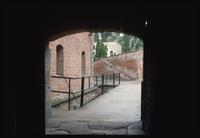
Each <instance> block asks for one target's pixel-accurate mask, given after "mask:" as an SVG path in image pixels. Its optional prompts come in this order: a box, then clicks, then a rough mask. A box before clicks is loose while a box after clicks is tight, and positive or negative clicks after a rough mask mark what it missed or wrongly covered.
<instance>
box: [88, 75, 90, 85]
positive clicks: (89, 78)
mask: <svg viewBox="0 0 200 138" xmlns="http://www.w3.org/2000/svg"><path fill="white" fill-rule="evenodd" d="M88 79H89V80H88V83H89V84H88V85H89V86H88V87H89V88H90V77H89V78H88Z"/></svg>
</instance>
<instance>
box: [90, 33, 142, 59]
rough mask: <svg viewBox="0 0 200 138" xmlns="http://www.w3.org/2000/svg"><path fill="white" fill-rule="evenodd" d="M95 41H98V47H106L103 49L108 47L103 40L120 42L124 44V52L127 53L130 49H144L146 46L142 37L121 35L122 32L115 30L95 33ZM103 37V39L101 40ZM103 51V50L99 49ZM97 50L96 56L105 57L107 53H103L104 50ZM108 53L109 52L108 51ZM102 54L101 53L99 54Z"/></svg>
mask: <svg viewBox="0 0 200 138" xmlns="http://www.w3.org/2000/svg"><path fill="white" fill-rule="evenodd" d="M93 36H94V42H97V43H98V45H100V46H98V47H100V49H104V50H103V51H104V52H105V51H106V48H105V47H104V46H103V42H118V43H119V44H120V45H121V46H122V53H126V52H129V51H135V50H139V49H142V48H143V46H144V43H143V41H142V40H141V39H139V38H137V37H135V36H131V35H126V34H124V35H122V36H121V35H120V33H115V32H103V33H94V35H93ZM100 38H101V41H100V40H99V39H100ZM96 50H99V48H96ZM99 51H101V50H99ZM99 51H98V52H97V54H96V57H97V58H99V57H104V56H105V54H102V53H104V52H100V53H99ZM106 53H107V52H106ZM99 54H100V55H99Z"/></svg>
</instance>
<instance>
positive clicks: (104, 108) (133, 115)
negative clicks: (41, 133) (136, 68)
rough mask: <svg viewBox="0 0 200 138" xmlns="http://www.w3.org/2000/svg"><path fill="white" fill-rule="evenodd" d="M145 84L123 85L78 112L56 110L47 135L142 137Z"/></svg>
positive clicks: (133, 82)
mask: <svg viewBox="0 0 200 138" xmlns="http://www.w3.org/2000/svg"><path fill="white" fill-rule="evenodd" d="M140 114H141V83H140V82H139V81H122V82H121V84H120V85H119V86H117V87H116V88H114V89H112V90H110V91H109V92H107V93H105V94H104V95H102V96H100V97H98V98H97V99H95V100H93V101H91V102H90V103H88V104H87V105H85V106H83V107H82V108H79V109H77V110H70V111H66V110H62V109H60V108H59V109H58V108H53V109H52V119H51V121H50V123H49V126H48V128H47V129H46V134H122V135H124V134H142V131H141V122H140V117H141V115H140Z"/></svg>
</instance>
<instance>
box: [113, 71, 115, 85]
mask: <svg viewBox="0 0 200 138" xmlns="http://www.w3.org/2000/svg"><path fill="white" fill-rule="evenodd" d="M114 87H115V73H113V88H114Z"/></svg>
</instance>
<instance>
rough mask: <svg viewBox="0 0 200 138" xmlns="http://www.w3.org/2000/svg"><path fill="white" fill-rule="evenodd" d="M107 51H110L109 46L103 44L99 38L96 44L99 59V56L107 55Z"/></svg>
mask: <svg viewBox="0 0 200 138" xmlns="http://www.w3.org/2000/svg"><path fill="white" fill-rule="evenodd" d="M107 51H108V48H107V46H106V45H104V44H103V41H102V40H100V39H98V40H97V45H96V55H95V58H96V59H99V58H103V57H107Z"/></svg>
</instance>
